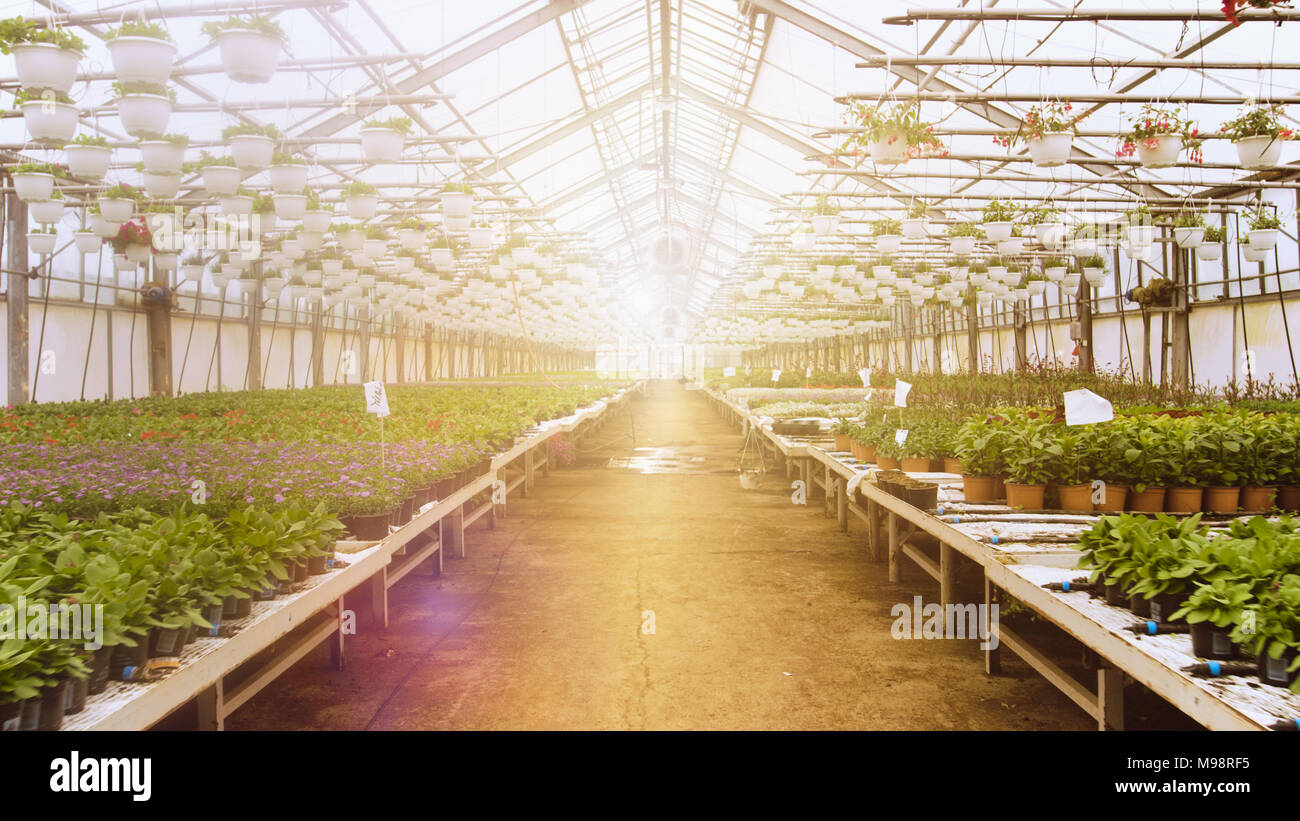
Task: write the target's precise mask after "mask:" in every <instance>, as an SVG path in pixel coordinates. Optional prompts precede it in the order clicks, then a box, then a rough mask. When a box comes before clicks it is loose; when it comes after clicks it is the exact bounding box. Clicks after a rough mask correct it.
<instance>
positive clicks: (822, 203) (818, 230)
mask: <svg viewBox="0 0 1300 821" xmlns="http://www.w3.org/2000/svg"><path fill="white" fill-rule="evenodd" d="M808 220H809V222H811V223H812V229H813V233H814V234H817V235H818V236H823V237H824V236H827V235H828V234H833V233H835V229H836V228H838V227H839V225H840V204H839V203H838V202H834V201H832V200H831V198H830V195H829V194H819V195H818V196H817V201H816V202H815V203H813V207H812V209H811V210H810V211H809V212H808Z"/></svg>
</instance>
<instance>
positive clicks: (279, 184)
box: [270, 163, 307, 194]
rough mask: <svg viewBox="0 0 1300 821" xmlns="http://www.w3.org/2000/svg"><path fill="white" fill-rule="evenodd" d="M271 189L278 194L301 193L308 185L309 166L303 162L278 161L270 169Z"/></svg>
mask: <svg viewBox="0 0 1300 821" xmlns="http://www.w3.org/2000/svg"><path fill="white" fill-rule="evenodd" d="M270 177H271V191H272V192H274V193H276V194H300V193H302V190H303V189H304V188H306V187H307V166H305V165H303V164H301V163H278V164H276V165H272V166H271V169H270Z"/></svg>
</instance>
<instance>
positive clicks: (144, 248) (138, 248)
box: [126, 242, 150, 264]
mask: <svg viewBox="0 0 1300 821" xmlns="http://www.w3.org/2000/svg"><path fill="white" fill-rule="evenodd" d="M149 250H150V249H149V246H148V245H145V244H144V243H142V242H133V243H131V244H130V245H128V246H126V258H127V259H129V260H131V262H134V263H137V264H139V263H141V262H146V261H147V260H148V259H149Z"/></svg>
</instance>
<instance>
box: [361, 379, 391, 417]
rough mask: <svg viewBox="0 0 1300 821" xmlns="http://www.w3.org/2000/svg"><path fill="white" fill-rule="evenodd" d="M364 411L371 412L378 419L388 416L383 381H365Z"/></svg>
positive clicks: (386, 395)
mask: <svg viewBox="0 0 1300 821" xmlns="http://www.w3.org/2000/svg"><path fill="white" fill-rule="evenodd" d="M366 413H373V414H375V415H376V416H378V417H379V418H380V419H383V418H384V417H385V416H389V415H390V414H389V412H388V391H386V390H384V383H383V382H367V383H366Z"/></svg>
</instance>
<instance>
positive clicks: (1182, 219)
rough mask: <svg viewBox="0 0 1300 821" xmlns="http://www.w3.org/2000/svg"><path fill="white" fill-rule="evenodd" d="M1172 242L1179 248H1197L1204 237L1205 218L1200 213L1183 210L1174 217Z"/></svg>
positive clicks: (1187, 209)
mask: <svg viewBox="0 0 1300 821" xmlns="http://www.w3.org/2000/svg"><path fill="white" fill-rule="evenodd" d="M1173 225H1174V242H1176V243H1178V247H1179V248H1197V247H1199V246H1200V244H1201V241H1202V240H1203V238H1204V237H1205V217H1204V216H1202V215H1201V212H1200V211H1196V210H1193V209H1189V208H1184V209H1182V210H1180V211H1179V212H1178V213H1177V214H1175V215H1174V222H1173Z"/></svg>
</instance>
